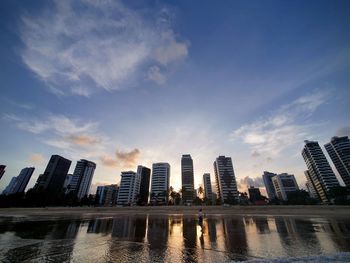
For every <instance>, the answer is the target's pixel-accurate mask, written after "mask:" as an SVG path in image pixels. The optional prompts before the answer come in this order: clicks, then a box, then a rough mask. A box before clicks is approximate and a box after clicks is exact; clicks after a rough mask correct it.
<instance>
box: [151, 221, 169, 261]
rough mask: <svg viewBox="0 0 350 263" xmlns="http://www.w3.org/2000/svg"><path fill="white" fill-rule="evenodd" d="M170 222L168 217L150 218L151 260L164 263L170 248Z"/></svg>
mask: <svg viewBox="0 0 350 263" xmlns="http://www.w3.org/2000/svg"><path fill="white" fill-rule="evenodd" d="M168 233H169V220H168V217H165V216H164V217H159V216H149V217H148V227H147V241H148V244H149V260H150V261H152V262H164V261H165V260H164V259H165V257H166V252H167V246H168Z"/></svg>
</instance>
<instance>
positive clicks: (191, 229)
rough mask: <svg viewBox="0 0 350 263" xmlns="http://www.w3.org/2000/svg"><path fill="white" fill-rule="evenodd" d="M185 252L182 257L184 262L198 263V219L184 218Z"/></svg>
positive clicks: (183, 251)
mask: <svg viewBox="0 0 350 263" xmlns="http://www.w3.org/2000/svg"><path fill="white" fill-rule="evenodd" d="M182 234H183V244H184V247H183V250H182V257H183V261H184V262H198V255H197V253H198V251H197V249H196V247H197V244H196V243H197V220H196V218H189V217H184V218H183V219H182Z"/></svg>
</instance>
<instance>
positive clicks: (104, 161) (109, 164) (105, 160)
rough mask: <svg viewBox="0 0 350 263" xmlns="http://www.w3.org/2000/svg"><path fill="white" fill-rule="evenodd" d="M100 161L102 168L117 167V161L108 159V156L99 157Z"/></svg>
mask: <svg viewBox="0 0 350 263" xmlns="http://www.w3.org/2000/svg"><path fill="white" fill-rule="evenodd" d="M100 161H101V162H102V164H103V165H104V166H107V167H118V163H117V160H116V159H114V158H111V157H109V156H108V155H102V156H101V157H100Z"/></svg>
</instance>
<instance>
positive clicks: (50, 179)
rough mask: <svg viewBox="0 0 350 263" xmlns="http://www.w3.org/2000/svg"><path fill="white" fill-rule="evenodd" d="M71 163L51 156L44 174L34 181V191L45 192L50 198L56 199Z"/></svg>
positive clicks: (57, 156)
mask: <svg viewBox="0 0 350 263" xmlns="http://www.w3.org/2000/svg"><path fill="white" fill-rule="evenodd" d="M71 163H72V162H71V161H70V160H68V159H66V158H63V157H62V156H59V155H52V156H51V158H50V161H49V163H48V164H47V166H46V169H45V172H44V173H43V174H41V175H40V176H39V178H38V180H37V181H36V184H35V187H34V188H35V189H36V190H38V191H45V192H47V193H48V195H49V196H51V197H56V196H57V195H58V194H59V193H61V192H62V191H63V184H64V181H65V179H66V176H67V173H68V170H69V167H70V165H71Z"/></svg>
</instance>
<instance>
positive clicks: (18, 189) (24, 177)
mask: <svg viewBox="0 0 350 263" xmlns="http://www.w3.org/2000/svg"><path fill="white" fill-rule="evenodd" d="M34 169H35V168H34V167H26V168H23V169H22V170H21V172H20V173H19V175H18V176H17V180H16V184H15V186H14V188H13V189H12V192H11V194H18V193H23V192H24V190H25V189H26V187H27V185H28V183H29V180H30V178H31V177H32V174H33V172H34Z"/></svg>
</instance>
